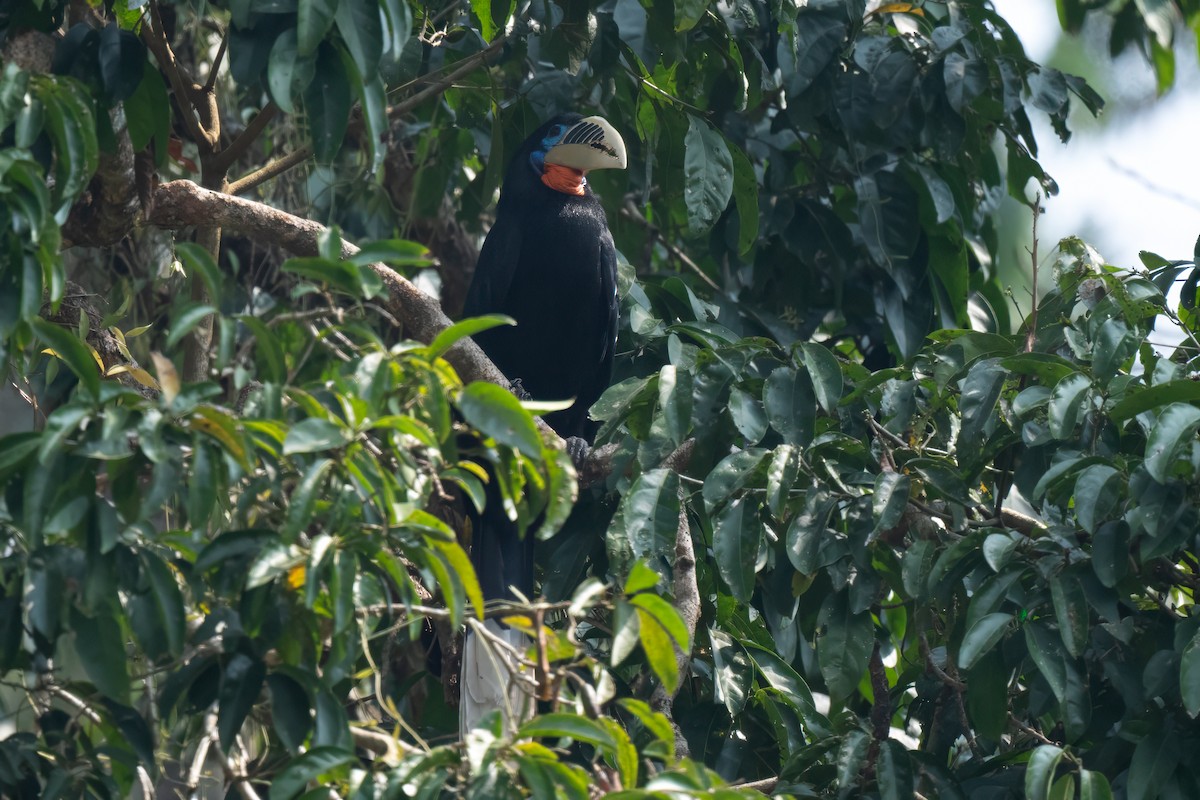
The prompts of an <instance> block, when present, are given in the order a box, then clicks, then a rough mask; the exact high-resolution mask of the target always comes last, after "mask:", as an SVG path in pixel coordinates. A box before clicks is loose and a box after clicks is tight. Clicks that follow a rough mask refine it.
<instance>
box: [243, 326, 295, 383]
mask: <svg viewBox="0 0 1200 800" xmlns="http://www.w3.org/2000/svg"><path fill="white" fill-rule="evenodd" d="M237 319H238V321H239V322H241V323H242V324H243V325H245V326H246V327H247V328H249V329H250V333H252V334H253V335H254V345H255V347H254V360H255V362H256V363H257V365H258V370H259V378H260V379H261V380H263V381H267V382H270V383H280V382H282V381H283V380H284V378H285V377H286V376H287V365H286V364H285V363H284V359H283V346H282V345H281V344H280V343H279V338H278V337H277V336H275V334H274V332H273V331H272V330H271V329H270V328H268V327H267V325H266V323H264V322H263V321H262V320H261V319H259V318H258V317H252V316H250V315H249V314H242V315H240V316H238V318H237Z"/></svg>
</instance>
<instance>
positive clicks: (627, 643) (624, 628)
mask: <svg viewBox="0 0 1200 800" xmlns="http://www.w3.org/2000/svg"><path fill="white" fill-rule="evenodd" d="M612 631H613V633H612V655H611V659H610V662H611V664H612V665H613V666H614V667H616V666H619V665H620V664H621V662H623V661H624V660H625V659H627V658H629V656H630V654H631V653H632V652H633V651H634V650H635V649H636V648H637V645H638V642H640V641H641V632H642V622H641V616H640V615H639V614H638V613H637V610H636V609H634V607H633V606H632V605H630V604H629V602H628V601H626V600H623V599H618V600H617V602H616V605H615V606H614V607H613V618H612Z"/></svg>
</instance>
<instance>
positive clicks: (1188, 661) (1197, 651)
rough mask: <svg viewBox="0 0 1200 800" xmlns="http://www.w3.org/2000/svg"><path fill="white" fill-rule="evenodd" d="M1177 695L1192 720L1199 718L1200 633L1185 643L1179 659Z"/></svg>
mask: <svg viewBox="0 0 1200 800" xmlns="http://www.w3.org/2000/svg"><path fill="white" fill-rule="evenodd" d="M1179 693H1180V694H1181V695H1182V696H1183V707H1184V708H1185V709H1186V710H1187V713H1188V714H1189V715H1190V716H1191V717H1192V719H1195V718H1196V717H1197V716H1200V633H1197V634H1196V635H1195V636H1193V637H1192V640H1191V641H1190V642H1188V643H1187V647H1185V648H1183V655H1182V656H1181V657H1180V659H1179Z"/></svg>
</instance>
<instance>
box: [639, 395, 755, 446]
mask: <svg viewBox="0 0 1200 800" xmlns="http://www.w3.org/2000/svg"><path fill="white" fill-rule="evenodd" d="M660 385H661V379H660ZM730 416H731V417H733V426H734V427H736V428H737V429H738V433H740V434H742V435H743V437H745V440H746V444H750V445H756V444H758V443H760V441H762V438H763V437H764V435H766V434H767V414H766V411H763V409H762V403H761V402H760V401H758V398H757V397H755V396H754V395H751V393H750V392H746V391H742V390H740V389H738V387H737V386H734V387H733V389H731V390H730Z"/></svg>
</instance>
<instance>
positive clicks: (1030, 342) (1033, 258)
mask: <svg viewBox="0 0 1200 800" xmlns="http://www.w3.org/2000/svg"><path fill="white" fill-rule="evenodd" d="M1032 209H1033V245H1032V247H1030V248H1029V263H1030V265H1031V269H1032V270H1033V297H1032V305H1031V306H1030V308H1029V331H1028V332H1027V333H1026V334H1025V352H1026V353H1032V352H1033V346H1034V345H1035V344H1036V343H1037V321H1038V255H1037V251H1038V233H1037V226H1038V217H1039V216H1040V215H1041V213H1042V195H1041V193H1040V192H1039V193H1038V194H1037V196H1036V197H1034V198H1033V206H1032Z"/></svg>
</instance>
